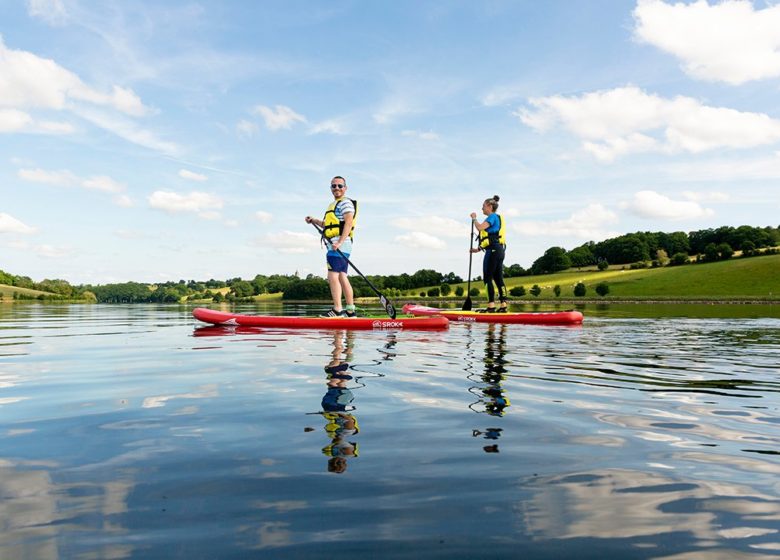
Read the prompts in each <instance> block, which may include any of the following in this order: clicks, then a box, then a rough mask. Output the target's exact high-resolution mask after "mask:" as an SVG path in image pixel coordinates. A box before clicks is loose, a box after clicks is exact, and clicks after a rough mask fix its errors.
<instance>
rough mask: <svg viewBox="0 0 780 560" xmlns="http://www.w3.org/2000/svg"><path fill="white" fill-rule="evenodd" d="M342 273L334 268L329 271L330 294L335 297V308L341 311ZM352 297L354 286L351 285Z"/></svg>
mask: <svg viewBox="0 0 780 560" xmlns="http://www.w3.org/2000/svg"><path fill="white" fill-rule="evenodd" d="M340 276H341V273H339V272H335V271H333V270H329V271H328V286H330V296H331V298H333V309H335V310H336V311H341V281H340V280H339V277H340ZM349 291H350V297H351V292H352V288H351V287H350V290H349Z"/></svg>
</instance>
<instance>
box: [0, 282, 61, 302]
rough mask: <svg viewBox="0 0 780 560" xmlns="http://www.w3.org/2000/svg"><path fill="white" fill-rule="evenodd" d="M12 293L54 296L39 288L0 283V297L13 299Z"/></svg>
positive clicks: (31, 296)
mask: <svg viewBox="0 0 780 560" xmlns="http://www.w3.org/2000/svg"><path fill="white" fill-rule="evenodd" d="M14 293H17V294H20V295H24V296H25V297H28V298H37V297H38V296H40V295H43V296H56V295H57V294H53V293H51V292H42V291H40V290H31V289H29V288H19V287H18V286H8V285H6V284H0V297H2V298H3V299H6V300H9V299H13V297H14Z"/></svg>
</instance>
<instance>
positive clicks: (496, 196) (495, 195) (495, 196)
mask: <svg viewBox="0 0 780 560" xmlns="http://www.w3.org/2000/svg"><path fill="white" fill-rule="evenodd" d="M493 200H495V201H496V202H498V195H497V194H494V195H493Z"/></svg>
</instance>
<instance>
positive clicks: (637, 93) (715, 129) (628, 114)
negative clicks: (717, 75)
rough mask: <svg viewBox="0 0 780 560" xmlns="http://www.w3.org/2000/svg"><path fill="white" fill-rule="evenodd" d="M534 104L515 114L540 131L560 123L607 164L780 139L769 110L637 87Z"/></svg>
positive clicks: (778, 125) (533, 101) (777, 123)
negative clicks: (619, 159)
mask: <svg viewBox="0 0 780 560" xmlns="http://www.w3.org/2000/svg"><path fill="white" fill-rule="evenodd" d="M529 103H530V105H531V107H532V108H521V109H519V110H518V111H517V112H515V115H516V116H518V117H519V118H520V120H521V121H522V122H523V123H525V124H526V125H528V126H530V127H532V128H534V129H536V130H537V131H539V132H546V131H548V130H550V129H552V128H554V127H555V126H558V125H560V126H561V127H563V128H565V129H567V130H568V131H569V132H571V133H572V134H574V135H575V136H577V137H579V138H580V139H581V141H582V147H583V149H584V150H585V151H587V152H590V153H591V154H593V155H594V156H595V157H596V158H597V159H599V160H601V161H605V162H609V161H612V160H614V159H615V158H616V157H619V156H622V155H625V154H630V153H640V152H666V153H677V152H691V153H700V152H704V151H707V150H713V149H717V148H735V149H739V148H751V147H756V146H761V145H767V144H771V143H774V142H778V141H780V120H776V119H772V118H770V117H769V116H767V115H765V114H761V113H747V112H741V111H736V110H734V109H728V108H723V107H710V106H706V105H702V104H701V103H700V102H699V101H697V100H696V99H693V98H690V97H682V96H678V97H675V98H673V99H664V98H662V97H659V96H658V95H653V94H648V93H645V92H644V91H642V90H641V89H639V88H637V87H635V86H626V87H622V88H616V89H612V90H607V91H598V92H592V93H586V94H584V95H582V96H579V97H564V96H552V97H542V98H534V99H531V100H529Z"/></svg>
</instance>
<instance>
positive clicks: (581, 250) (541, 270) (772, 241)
mask: <svg viewBox="0 0 780 560" xmlns="http://www.w3.org/2000/svg"><path fill="white" fill-rule="evenodd" d="M777 245H780V226H779V227H776V228H774V227H764V228H759V227H752V226H739V227H736V228H735V227H731V226H723V227H719V228H717V229H703V230H698V231H692V232H690V233H685V232H683V231H676V232H674V233H664V232H649V231H645V232H636V233H628V234H626V235H621V236H619V237H613V238H610V239H606V240H604V241H601V242H599V243H596V242H593V241H589V242H587V243H585V244H584V245H580V246H579V247H576V248H574V249H572V250H570V251H567V250H566V249H564V248H563V247H550V248H549V249H547V251H545V253H544V255H542V256H541V257H539V258H538V259H536V260H535V261H534V263H533V265H531V269H530V270H529V273H530V274H550V273H553V272H560V271H561V270H566V269H567V268H572V267H574V268H580V267H584V266H593V265H599V264H603V266H606V265H608V264H634V263H651V264H654V265H655V266H658V265H661V266H663V265H666V264H672V265H675V264H683V263H685V262H688V260H689V258H690V257H692V256H696V257H697V260H698V261H713V260H723V259H728V258H731V257H732V255H733V254H734V252H735V251H742V252H743V254H745V255H746V256H752V255H754V254H756V252H757V251H758V250H760V249H763V248H768V247H775V246H777Z"/></svg>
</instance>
